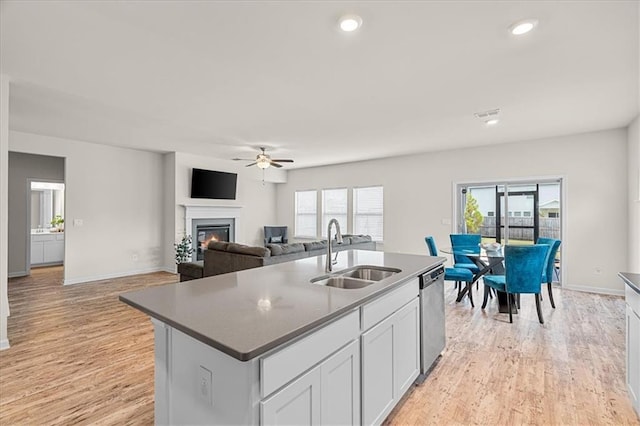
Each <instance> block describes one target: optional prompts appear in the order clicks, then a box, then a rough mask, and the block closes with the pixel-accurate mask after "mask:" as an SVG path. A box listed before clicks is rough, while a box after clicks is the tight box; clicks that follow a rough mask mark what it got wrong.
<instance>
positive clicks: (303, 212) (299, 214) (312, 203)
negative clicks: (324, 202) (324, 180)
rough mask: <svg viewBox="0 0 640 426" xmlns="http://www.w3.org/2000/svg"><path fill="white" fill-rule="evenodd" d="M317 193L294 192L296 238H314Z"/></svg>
mask: <svg viewBox="0 0 640 426" xmlns="http://www.w3.org/2000/svg"><path fill="white" fill-rule="evenodd" d="M317 193H318V192H317V191H296V230H295V235H296V237H315V236H317V235H318V234H317V232H316V222H317V216H318V213H317V211H318V210H317V204H318V195H317Z"/></svg>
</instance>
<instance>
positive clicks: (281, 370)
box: [260, 310, 360, 398]
mask: <svg viewBox="0 0 640 426" xmlns="http://www.w3.org/2000/svg"><path fill="white" fill-rule="evenodd" d="M359 335H360V312H359V311H357V310H356V311H353V312H351V313H350V314H347V315H346V316H344V317H342V318H340V319H338V320H337V321H334V322H333V323H331V324H329V325H327V326H325V327H323V328H321V329H320V330H317V331H314V332H313V334H311V335H310V336H307V337H305V338H303V339H301V340H299V341H297V342H295V343H293V344H292V345H290V346H288V347H285V348H284V349H280V350H278V351H277V352H276V353H274V354H273V355H269V356H267V357H264V358H262V359H261V360H260V394H261V396H262V398H264V397H266V396H267V395H269V394H271V393H272V392H273V391H275V390H276V389H278V388H280V387H281V386H283V385H284V384H286V383H288V382H289V381H291V380H292V379H294V378H296V377H297V376H299V375H300V374H302V373H304V372H305V371H307V370H308V369H309V368H311V367H313V366H314V365H316V364H317V363H319V362H320V361H322V360H323V359H325V358H327V357H328V356H329V355H331V354H332V353H334V352H335V351H337V350H338V349H340V348H341V347H343V346H344V345H346V344H347V343H348V342H350V341H351V340H353V339H356V338H358V336H359Z"/></svg>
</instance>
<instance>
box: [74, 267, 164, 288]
mask: <svg viewBox="0 0 640 426" xmlns="http://www.w3.org/2000/svg"><path fill="white" fill-rule="evenodd" d="M164 271H165V268H164V267H162V266H156V267H154V268H147V269H138V270H133V271H127V272H116V273H114V274H105V275H93V276H88V277H79V278H69V279H65V280H64V285H71V284H83V283H89V282H92V281H102V280H110V279H113V278H122V277H130V276H132V275H142V274H150V273H152V272H164Z"/></svg>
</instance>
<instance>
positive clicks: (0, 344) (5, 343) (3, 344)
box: [0, 339, 9, 351]
mask: <svg viewBox="0 0 640 426" xmlns="http://www.w3.org/2000/svg"><path fill="white" fill-rule="evenodd" d="M5 349H9V339H2V340H0V351H3V350H5Z"/></svg>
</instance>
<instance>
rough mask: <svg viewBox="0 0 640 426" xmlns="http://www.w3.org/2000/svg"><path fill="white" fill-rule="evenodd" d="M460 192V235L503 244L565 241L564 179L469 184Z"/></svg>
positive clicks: (458, 199) (463, 185)
mask: <svg viewBox="0 0 640 426" xmlns="http://www.w3.org/2000/svg"><path fill="white" fill-rule="evenodd" d="M456 191H457V206H456V210H457V212H458V213H457V218H456V224H457V226H456V228H457V232H459V233H463V234H481V235H482V241H483V242H487V243H488V242H498V243H500V244H502V245H505V244H533V243H534V242H535V241H537V240H538V238H539V237H547V238H554V239H562V237H561V217H562V215H561V200H562V181H561V180H560V179H549V180H536V181H512V182H509V181H505V182H488V183H467V184H459V185H458V186H457V188H456ZM561 249H562V246H561ZM559 256H560V254H559V255H558V259H559ZM558 266H559V262H558ZM557 279H558V280H559V277H557Z"/></svg>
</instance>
